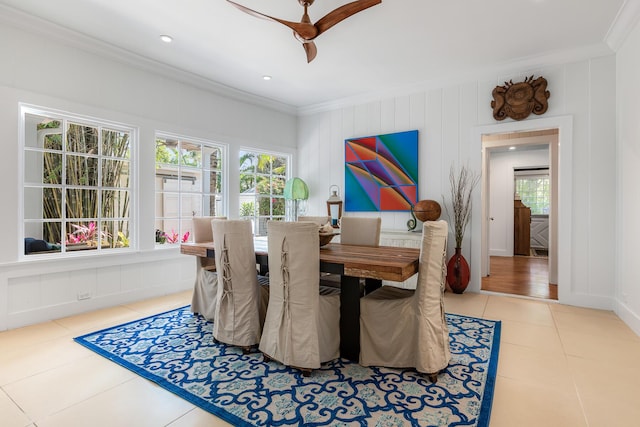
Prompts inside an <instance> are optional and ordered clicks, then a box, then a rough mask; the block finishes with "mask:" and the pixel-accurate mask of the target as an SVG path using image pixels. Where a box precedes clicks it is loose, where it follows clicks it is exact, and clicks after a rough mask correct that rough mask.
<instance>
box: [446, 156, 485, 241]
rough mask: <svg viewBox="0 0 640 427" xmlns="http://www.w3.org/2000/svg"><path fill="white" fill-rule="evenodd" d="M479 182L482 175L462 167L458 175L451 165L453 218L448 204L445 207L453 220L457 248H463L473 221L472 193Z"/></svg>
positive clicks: (450, 180) (450, 181)
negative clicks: (470, 223) (463, 239)
mask: <svg viewBox="0 0 640 427" xmlns="http://www.w3.org/2000/svg"><path fill="white" fill-rule="evenodd" d="M479 181H480V175H479V174H477V173H475V172H473V171H471V170H470V169H469V168H468V167H467V166H462V167H461V168H460V171H459V172H458V173H456V171H455V168H454V167H453V165H451V169H450V171H449V183H450V184H451V206H452V210H453V218H452V216H451V213H450V212H449V208H448V207H447V203H446V202H445V203H444V207H445V210H446V211H447V215H448V216H449V218H450V219H451V218H452V220H453V230H454V234H455V239H456V248H460V247H462V238H463V237H464V232H465V229H466V228H467V224H468V223H469V220H470V219H471V193H472V192H473V189H474V188H475V186H476V185H477V184H478V182H479ZM443 201H444V197H443Z"/></svg>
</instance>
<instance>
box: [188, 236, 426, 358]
mask: <svg viewBox="0 0 640 427" xmlns="http://www.w3.org/2000/svg"><path fill="white" fill-rule="evenodd" d="M254 248H255V253H256V263H257V264H260V266H268V263H269V258H268V248H267V239H266V237H256V238H255V239H254ZM180 252H181V253H182V254H185V255H195V256H199V257H207V258H213V257H214V249H213V243H212V242H206V243H182V244H181V245H180ZM419 258H420V249H415V248H399V247H395V246H377V247H374V246H359V245H344V244H341V243H329V244H327V245H325V246H322V247H321V248H320V271H321V272H324V273H333V274H339V275H340V356H341V357H344V358H346V359H349V360H351V361H354V362H357V361H358V360H359V357H360V278H365V279H369V280H379V281H381V280H391V281H395V282H402V281H405V280H407V279H408V278H409V277H411V276H413V275H414V274H416V273H417V272H418V265H419Z"/></svg>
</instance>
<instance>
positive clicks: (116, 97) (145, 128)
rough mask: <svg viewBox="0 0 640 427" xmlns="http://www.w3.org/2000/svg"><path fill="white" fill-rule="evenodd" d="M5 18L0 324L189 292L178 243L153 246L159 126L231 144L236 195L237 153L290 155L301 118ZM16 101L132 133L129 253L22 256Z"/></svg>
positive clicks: (1, 38) (0, 78)
mask: <svg viewBox="0 0 640 427" xmlns="http://www.w3.org/2000/svg"><path fill="white" fill-rule="evenodd" d="M9 21H10V20H9V19H7V17H6V16H2V15H0V58H1V64H2V66H0V147H1V148H2V156H0V182H2V183H3V185H2V201H3V203H2V208H1V209H0V223H1V224H3V230H2V236H3V242H4V243H3V244H2V245H0V330H3V329H7V328H13V327H16V326H20V325H25V324H29V323H34V322H38V321H42V320H47V319H52V318H56V317H61V316H66V315H70V314H73V313H77V312H81V311H85V310H90V309H95V308H99V307H106V306H110V305H113V304H117V303H122V302H126V301H132V300H136V299H141V298H146V297H150V296H154V295H162V294H166V293H168V292H175V291H177V290H181V289H188V288H190V287H191V286H192V285H193V279H194V272H195V267H194V263H195V259H194V258H193V257H189V256H185V255H180V253H179V250H178V249H177V248H171V249H159V250H155V249H154V197H155V196H154V177H155V164H154V162H155V140H154V135H155V132H156V131H163V132H169V133H174V134H179V135H185V136H190V137H195V138H201V139H206V140H213V141H216V142H221V143H225V144H228V146H229V159H230V160H229V163H228V171H229V176H228V184H229V188H230V189H231V190H230V191H231V194H234V191H233V190H234V189H237V188H238V176H237V175H238V168H237V166H236V165H237V159H238V150H239V148H240V147H241V146H246V147H257V148H268V149H271V150H276V151H279V152H286V153H292V154H295V146H296V124H297V118H296V116H295V115H293V114H291V113H289V112H286V111H284V110H281V109H271V108H266V107H260V106H257V105H256V104H254V103H253V102H251V103H250V102H242V101H240V100H239V99H238V98H237V97H236V98H234V97H231V96H222V95H220V94H218V91H216V92H214V89H215V85H213V84H212V85H211V88H208V86H207V82H204V81H202V80H201V79H200V80H199V79H198V78H196V77H195V76H192V80H193V82H194V83H193V85H190V84H185V83H183V82H182V81H183V80H186V79H187V78H188V77H189V76H185V75H181V74H179V73H176V72H175V71H173V70H168V69H163V67H162V66H160V65H158V64H148V63H146V64H145V63H136V62H135V61H133V60H132V59H131V58H130V57H129V56H128V55H127V54H126V53H123V52H118V51H114V50H113V49H112V48H108V47H104V48H103V47H99V46H94V45H93V44H92V42H91V41H88V40H85V39H82V37H81V36H79V35H74V34H70V33H67V32H61V30H59V29H53V28H48V27H47V25H46V24H43V23H40V24H39V26H38V30H37V33H36V32H32V31H30V30H25V29H22V28H20V29H19V28H17V27H13V26H11V25H9V24H8V23H9ZM16 22H17V21H16ZM19 24H20V25H24V22H20V23H19ZM96 49H97V50H96ZM97 52H99V53H97ZM153 69H157V70H158V72H155V71H154V70H153ZM172 73H175V74H176V75H175V76H173V74H172ZM196 84H197V86H196ZM216 90H217V89H216ZM19 103H28V104H33V105H38V106H42V107H46V108H53V109H58V110H63V111H67V112H71V113H75V114H78V115H84V116H92V117H97V118H100V119H104V120H110V121H115V122H120V123H124V124H128V125H132V126H135V127H136V128H137V130H138V136H139V147H138V148H139V149H138V152H137V155H138V156H139V160H140V161H139V163H137V165H138V167H139V169H138V171H137V172H138V174H137V176H136V179H137V181H136V182H137V186H138V189H139V191H138V196H139V198H138V200H137V205H136V209H135V215H136V218H137V220H138V224H139V227H138V229H137V236H136V240H137V241H138V243H139V245H138V248H137V250H136V251H134V252H133V253H127V254H126V255H125V254H119V255H118V254H108V255H106V256H100V257H95V256H93V257H92V256H87V255H84V256H82V255H80V256H77V257H68V258H65V259H57V260H35V259H28V260H20V259H19V256H20V253H21V252H22V251H23V247H24V245H23V243H22V241H21V233H20V229H21V227H22V219H21V215H20V211H21V210H20V194H21V188H20V187H19V184H18V183H17V182H16V177H19V176H20V174H21V173H23V172H22V166H21V164H20V156H21V152H20V142H19V140H18V135H19V129H18V123H19V117H18V111H19ZM237 213H238V203H237V200H236V198H235V197H232V198H230V206H229V212H228V215H229V216H231V217H234V216H237ZM79 293H90V295H91V298H90V299H88V300H82V301H79V300H78V298H77V295H78V294H79Z"/></svg>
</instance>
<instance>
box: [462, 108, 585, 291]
mask: <svg viewBox="0 0 640 427" xmlns="http://www.w3.org/2000/svg"><path fill="white" fill-rule="evenodd" d="M553 128H557V129H558V168H557V169H558V211H557V222H556V224H557V226H558V230H557V231H558V233H557V235H558V241H557V251H556V252H557V266H558V301H559V302H562V301H566V300H568V299H569V297H570V292H571V286H570V284H571V264H572V263H571V236H572V230H571V215H572V204H571V189H572V174H573V167H572V149H573V118H572V116H557V117H549V118H541V119H534V120H526V121H522V122H507V123H498V124H491V125H484V126H476V127H474V128H473V129H472V135H471V138H472V139H471V141H472V147H474V148H475V149H474V150H471V153H472V154H471V158H470V161H471V164H472V165H475V167H476V168H477V169H478V170H481V171H482V176H483V179H482V185H481V191H480V192H476V194H475V195H474V197H473V203H474V206H480V208H474V209H473V215H472V218H471V227H472V230H480V233H479V236H478V233H477V232H474V233H473V235H475V236H478V237H480V239H477V238H476V239H472V241H471V283H470V290H472V291H474V292H481V283H482V272H483V271H487V267H488V265H487V263H488V252H489V238H488V230H487V218H488V212H487V209H488V203H487V201H486V200H485V199H486V197H484V195H485V194H488V193H486V191H487V189H486V186H488V182H486V180H485V178H484V177H485V176H487V171H486V170H485V158H484V157H485V154H484V152H483V150H482V136H483V135H491V134H500V133H516V132H527V131H536V130H544V129H553ZM483 263H484V265H483Z"/></svg>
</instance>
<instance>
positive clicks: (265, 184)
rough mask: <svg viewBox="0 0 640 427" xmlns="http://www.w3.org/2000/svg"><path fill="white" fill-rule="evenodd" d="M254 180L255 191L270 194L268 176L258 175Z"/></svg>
mask: <svg viewBox="0 0 640 427" xmlns="http://www.w3.org/2000/svg"><path fill="white" fill-rule="evenodd" d="M256 182H257V184H256V193H258V194H271V182H270V179H269V177H268V176H264V175H258V176H257V177H256Z"/></svg>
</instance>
